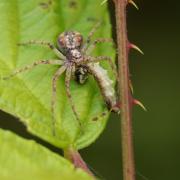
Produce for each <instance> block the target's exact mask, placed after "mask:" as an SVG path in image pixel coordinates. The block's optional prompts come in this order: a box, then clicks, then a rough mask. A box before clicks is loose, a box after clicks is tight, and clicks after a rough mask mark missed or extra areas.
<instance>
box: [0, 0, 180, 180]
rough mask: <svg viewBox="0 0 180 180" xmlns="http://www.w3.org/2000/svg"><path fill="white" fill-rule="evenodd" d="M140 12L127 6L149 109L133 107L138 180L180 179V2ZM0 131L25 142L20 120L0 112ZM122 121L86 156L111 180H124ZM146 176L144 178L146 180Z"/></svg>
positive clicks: (138, 88) (135, 71)
mask: <svg viewBox="0 0 180 180" xmlns="http://www.w3.org/2000/svg"><path fill="white" fill-rule="evenodd" d="M136 3H137V4H138V6H139V8H140V10H139V11H136V9H135V8H133V7H131V6H130V7H128V35H129V40H130V41H132V42H133V43H136V44H137V45H138V46H139V47H141V49H142V50H143V51H144V53H145V55H144V56H141V55H139V54H138V53H137V52H135V51H131V54H130V68H131V74H132V81H133V85H134V90H135V93H134V96H135V97H136V98H137V99H139V100H141V101H142V102H143V103H144V105H145V106H146V108H147V110H148V111H147V112H144V111H143V110H142V109H141V108H139V107H134V112H133V136H134V147H135V161H136V169H137V171H136V173H137V180H141V179H142V180H143V179H149V180H178V179H180V173H179V172H180V171H179V170H180V112H179V110H180V108H179V106H180V105H179V104H180V82H179V80H180V70H179V68H180V46H179V42H180V20H179V19H180V10H179V9H180V2H179V1H178V0H174V1H170V0H166V1H162V0H159V1H148V0H142V1H140V0H139V1H138V0H137V1H136ZM0 116H1V117H2V119H6V122H0V127H1V128H5V129H11V130H12V131H15V132H16V133H17V134H20V135H23V136H24V137H26V138H34V139H36V140H37V141H39V142H41V143H43V144H45V145H46V146H48V147H49V148H51V149H53V150H54V151H58V150H57V149H55V148H54V147H52V146H51V145H49V144H48V143H45V142H43V141H41V140H40V139H38V138H35V137H33V136H31V135H29V134H27V133H26V132H25V128H24V127H23V126H22V125H21V124H20V123H18V121H17V120H16V119H15V118H13V117H11V116H9V115H7V114H5V113H3V112H0ZM120 135H121V132H120V121H119V120H118V119H117V117H116V116H115V115H112V116H111V119H110V120H109V123H108V126H107V128H106V129H105V131H104V133H103V134H102V135H101V137H100V138H99V139H98V140H97V141H96V143H94V144H93V145H91V146H90V147H88V148H86V149H84V150H82V151H81V154H82V156H83V158H84V159H85V161H86V162H87V163H88V164H89V166H90V167H91V168H92V169H94V170H95V172H96V173H97V174H99V176H100V178H103V179H107V180H117V179H122V178H121V177H122V163H121V139H120ZM142 176H145V177H144V178H143V177H142Z"/></svg>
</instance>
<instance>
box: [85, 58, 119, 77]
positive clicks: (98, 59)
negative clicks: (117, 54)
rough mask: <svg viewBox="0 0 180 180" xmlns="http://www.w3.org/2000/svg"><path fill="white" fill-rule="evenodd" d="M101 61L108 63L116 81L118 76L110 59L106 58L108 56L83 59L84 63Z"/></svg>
mask: <svg viewBox="0 0 180 180" xmlns="http://www.w3.org/2000/svg"><path fill="white" fill-rule="evenodd" d="M103 60H106V61H108V62H109V64H110V66H111V69H112V71H113V74H114V76H115V78H116V79H118V78H117V77H118V75H117V69H116V66H115V65H114V63H113V61H112V59H111V58H110V57H108V56H98V57H92V56H88V57H85V61H86V63H96V62H99V61H103Z"/></svg>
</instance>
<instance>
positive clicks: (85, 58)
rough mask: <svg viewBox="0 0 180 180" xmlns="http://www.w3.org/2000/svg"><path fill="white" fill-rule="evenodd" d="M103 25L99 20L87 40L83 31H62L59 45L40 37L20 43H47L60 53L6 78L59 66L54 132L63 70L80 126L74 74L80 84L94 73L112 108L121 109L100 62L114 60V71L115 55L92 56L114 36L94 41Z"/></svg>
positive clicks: (54, 85)
mask: <svg viewBox="0 0 180 180" xmlns="http://www.w3.org/2000/svg"><path fill="white" fill-rule="evenodd" d="M99 25H100V23H98V24H97V25H96V26H95V27H94V28H93V29H92V30H91V31H90V33H89V35H88V37H87V39H86V40H85V42H83V36H82V35H81V34H80V33H79V32H76V31H67V32H63V33H61V34H60V35H59V36H58V38H57V47H56V46H54V45H53V44H51V43H50V42H45V41H37V40H31V41H28V42H25V43H20V44H19V45H24V46H25V45H33V44H34V45H42V46H47V47H48V48H49V49H51V50H52V51H53V52H54V53H55V54H56V55H57V59H49V60H46V59H42V60H39V61H36V62H34V63H33V64H31V65H27V66H25V67H23V68H21V69H18V70H15V71H14V72H13V73H12V74H10V75H9V76H7V77H4V79H9V78H11V77H13V76H15V75H17V74H19V73H22V72H24V71H27V70H31V69H33V68H34V67H36V66H39V65H42V64H46V65H48V64H52V65H58V66H59V68H58V69H57V71H56V72H55V73H54V75H53V77H52V96H51V112H52V126H53V133H54V134H55V105H56V91H57V81H58V78H59V77H60V76H61V75H62V74H63V73H65V87H66V94H67V97H68V99H69V102H70V105H71V108H72V111H73V113H74V115H75V117H76V119H77V122H78V124H79V126H81V121H80V118H79V115H78V113H77V111H76V108H75V104H74V103H73V100H72V96H71V92H70V80H71V77H72V76H73V75H75V74H76V77H78V78H79V79H78V81H79V82H80V83H84V82H85V80H86V78H87V75H88V74H89V73H90V74H92V75H93V77H94V78H95V80H96V81H97V82H98V85H99V87H100V89H101V92H102V95H103V97H104V99H105V102H106V104H107V105H108V107H109V108H110V109H112V110H114V111H117V109H116V104H117V102H116V96H115V92H114V88H113V86H112V81H111V80H110V79H109V77H108V75H107V72H106V70H104V69H103V68H102V67H101V66H100V65H99V63H98V62H100V61H103V60H106V61H108V62H109V63H110V65H111V67H112V68H113V70H115V69H114V66H113V62H112V60H111V58H110V57H107V56H98V57H93V56H90V55H89V54H90V53H91V51H92V50H93V49H94V48H95V46H96V44H97V43H101V42H109V41H112V40H110V39H103V38H99V39H96V40H95V41H92V40H91V38H92V35H93V34H94V32H95V30H96V28H97V27H98V26H99ZM78 73H79V74H78ZM83 73H84V74H83ZM80 76H81V77H80Z"/></svg>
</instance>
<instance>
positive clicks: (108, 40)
mask: <svg viewBox="0 0 180 180" xmlns="http://www.w3.org/2000/svg"><path fill="white" fill-rule="evenodd" d="M106 42H108V43H114V41H113V39H111V38H98V39H96V40H94V41H93V42H92V43H91V44H90V45H89V46H88V47H87V48H86V49H84V50H83V53H84V54H87V55H89V54H90V53H91V52H92V51H93V50H94V48H95V47H96V45H97V44H98V43H106Z"/></svg>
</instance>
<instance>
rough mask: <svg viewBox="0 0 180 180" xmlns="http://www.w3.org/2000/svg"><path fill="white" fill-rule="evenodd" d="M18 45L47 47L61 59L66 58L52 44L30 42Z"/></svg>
mask: <svg viewBox="0 0 180 180" xmlns="http://www.w3.org/2000/svg"><path fill="white" fill-rule="evenodd" d="M18 45H19V46H27V45H39V46H46V47H48V48H50V49H51V50H52V51H53V52H54V53H55V54H56V55H57V56H58V57H59V58H60V59H62V60H64V59H65V56H64V55H63V54H62V53H61V52H60V51H59V50H58V49H57V48H56V47H55V46H54V45H53V44H51V43H50V42H46V41H37V40H30V41H27V42H22V43H18Z"/></svg>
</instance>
